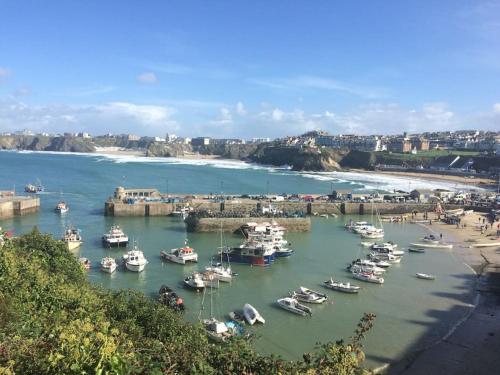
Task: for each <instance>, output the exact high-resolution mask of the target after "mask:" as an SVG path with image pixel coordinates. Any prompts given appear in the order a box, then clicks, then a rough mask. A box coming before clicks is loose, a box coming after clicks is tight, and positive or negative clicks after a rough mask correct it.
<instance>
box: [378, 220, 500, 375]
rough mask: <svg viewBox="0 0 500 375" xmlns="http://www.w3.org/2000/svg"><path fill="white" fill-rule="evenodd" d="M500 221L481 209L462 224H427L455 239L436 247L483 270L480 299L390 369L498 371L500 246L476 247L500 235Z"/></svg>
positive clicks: (414, 373)
mask: <svg viewBox="0 0 500 375" xmlns="http://www.w3.org/2000/svg"><path fill="white" fill-rule="evenodd" d="M429 219H437V215H435V214H429ZM483 219H484V224H483ZM486 224H488V227H487V229H486ZM498 224H499V223H498V222H495V223H490V222H488V217H487V216H486V214H483V213H477V212H475V213H472V214H469V215H465V216H463V217H462V220H461V223H460V225H459V226H458V227H457V226H456V225H449V224H445V223H441V222H437V221H436V222H435V221H433V222H432V224H425V225H423V226H424V227H426V228H427V230H428V231H429V232H430V233H432V234H434V235H435V236H438V237H439V236H440V235H441V234H442V235H443V241H446V242H448V243H451V244H453V249H451V250H438V249H432V250H430V251H451V253H452V254H453V255H454V256H456V257H457V258H458V259H460V260H461V261H462V262H464V263H465V264H466V265H468V266H469V267H470V268H471V270H473V271H474V273H475V274H476V275H477V278H476V283H475V286H474V290H473V292H474V293H475V298H474V304H473V305H472V306H471V309H470V311H469V312H468V313H467V314H466V315H465V316H464V317H463V318H462V319H461V320H460V321H459V322H458V323H457V324H456V325H455V326H454V327H453V329H452V330H451V331H450V332H448V334H447V335H446V336H445V337H443V338H442V339H441V340H439V341H438V342H437V343H435V344H434V345H432V346H431V347H429V348H427V349H424V350H422V351H419V352H415V353H409V354H408V356H407V357H406V358H405V359H404V360H402V361H400V362H397V363H394V364H391V365H390V367H389V368H388V370H387V372H386V373H387V374H391V375H395V374H397V375H400V374H404V375H418V374H424V373H427V374H435V373H440V374H443V375H451V374H453V375H455V374H464V375H465V374H477V375H479V374H493V373H496V372H498V368H497V366H498V363H497V362H498V351H499V350H500V313H499V312H498V311H499V307H500V246H488V247H476V246H477V245H478V244H479V245H481V244H496V243H498V242H499V241H500V238H499V237H498V236H497V228H498V227H497V226H498ZM421 225H422V224H421ZM481 226H482V229H481Z"/></svg>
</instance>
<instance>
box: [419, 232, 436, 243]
mask: <svg viewBox="0 0 500 375" xmlns="http://www.w3.org/2000/svg"><path fill="white" fill-rule="evenodd" d="M422 241H424V242H427V243H434V244H437V243H439V241H440V240H439V238H437V237H436V236H435V235H433V234H429V235H428V236H425V237H424V238H422Z"/></svg>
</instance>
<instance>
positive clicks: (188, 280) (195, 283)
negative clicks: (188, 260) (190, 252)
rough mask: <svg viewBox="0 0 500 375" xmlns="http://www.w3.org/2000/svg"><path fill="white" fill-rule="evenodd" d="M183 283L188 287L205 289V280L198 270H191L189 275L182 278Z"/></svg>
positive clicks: (198, 290)
mask: <svg viewBox="0 0 500 375" xmlns="http://www.w3.org/2000/svg"><path fill="white" fill-rule="evenodd" d="M184 285H185V286H186V287H187V288H189V289H193V290H196V291H197V292H201V291H203V290H204V289H205V286H206V285H205V282H204V281H203V277H202V276H201V274H200V273H199V272H193V274H191V275H190V276H187V277H185V278H184Z"/></svg>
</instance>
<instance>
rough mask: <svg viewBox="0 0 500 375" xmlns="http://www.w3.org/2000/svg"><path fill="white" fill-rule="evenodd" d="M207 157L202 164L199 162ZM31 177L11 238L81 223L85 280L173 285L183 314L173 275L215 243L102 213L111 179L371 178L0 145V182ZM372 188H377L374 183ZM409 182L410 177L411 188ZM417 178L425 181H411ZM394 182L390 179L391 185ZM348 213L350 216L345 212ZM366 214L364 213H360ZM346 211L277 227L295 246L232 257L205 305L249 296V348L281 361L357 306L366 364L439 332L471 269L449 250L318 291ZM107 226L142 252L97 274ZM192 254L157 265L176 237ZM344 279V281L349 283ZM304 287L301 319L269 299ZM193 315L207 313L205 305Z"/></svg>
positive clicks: (153, 288) (192, 188)
mask: <svg viewBox="0 0 500 375" xmlns="http://www.w3.org/2000/svg"><path fill="white" fill-rule="evenodd" d="M207 163H209V164H208V165H207ZM37 178H38V179H40V180H41V182H42V183H43V185H44V186H45V189H46V193H44V194H41V208H40V211H39V213H37V214H33V215H29V216H25V217H15V218H13V219H8V220H3V221H0V226H2V227H4V228H6V229H13V230H14V232H15V233H16V234H20V233H24V232H26V231H29V230H31V229H32V228H33V226H35V225H36V226H38V227H39V228H40V230H41V231H43V232H49V233H52V234H54V236H56V237H60V236H61V235H62V232H63V230H64V228H65V227H66V226H67V225H75V226H76V227H78V228H79V229H81V230H82V236H83V238H84V241H85V242H84V244H83V246H82V247H81V249H80V250H79V251H78V252H77V253H75V255H77V256H84V257H87V258H89V259H90V260H91V261H92V263H93V269H91V270H90V271H89V279H90V280H91V281H92V282H94V283H98V284H101V285H103V286H104V287H106V288H111V289H122V288H132V289H137V290H140V291H143V292H145V293H147V294H148V295H151V296H152V297H156V293H157V291H158V289H159V287H160V286H161V285H162V284H166V285H169V286H171V287H173V288H174V289H176V290H177V291H178V292H179V294H181V296H182V297H183V298H184V300H185V302H186V305H187V308H188V310H187V312H186V318H187V319H189V320H192V321H195V320H196V319H197V318H198V315H199V313H200V308H201V302H202V299H203V297H202V295H201V294H196V293H193V292H191V291H188V290H184V289H183V288H182V285H181V280H182V279H183V277H184V275H187V274H188V273H190V272H192V271H194V270H196V269H202V268H203V267H204V266H205V265H207V264H208V263H209V261H210V259H211V257H212V256H213V255H214V254H215V253H216V251H217V247H218V246H219V241H220V238H219V235H218V234H215V233H214V234H206V233H203V234H202V233H189V234H187V233H186V231H185V227H184V224H183V223H182V221H181V220H180V219H176V218H166V217H138V218H117V217H105V216H103V202H104V201H105V199H106V198H107V197H108V196H109V195H111V194H112V192H113V190H114V188H115V187H116V186H118V185H124V186H127V187H153V188H158V189H160V190H162V191H166V190H168V191H170V192H172V193H181V192H182V193H194V194H196V193H208V192H214V193H216V192H220V191H221V190H222V191H224V192H225V193H235V194H236V193H265V192H266V191H267V190H269V191H270V192H277V193H281V192H287V193H306V192H307V193H318V194H321V193H325V194H326V193H328V192H329V191H330V189H331V188H332V187H333V188H334V189H365V188H367V185H373V181H371V182H366V181H363V180H362V179H361V180H357V181H356V180H355V179H352V180H349V176H345V175H342V179H340V178H338V177H335V175H332V174H328V175H325V174H311V173H308V174H300V173H296V172H291V171H288V170H286V169H279V168H266V167H260V166H253V165H248V164H243V163H240V162H220V161H216V162H214V161H211V162H207V161H182V160H174V162H172V161H166V160H162V159H153V160H144V159H135V158H131V157H114V158H113V157H111V158H110V157H104V156H89V155H63V154H45V153H43V154H41V153H14V152H0V181H1V182H0V184H1V186H0V189H9V188H12V187H13V186H15V187H16V189H17V190H22V188H23V187H24V185H25V184H27V183H30V182H34V181H35V180H36V179H37ZM380 182H381V184H389V183H390V182H387V181H385V182H384V181H380ZM418 183H419V182H418V181H412V184H413V186H416V185H417V184H418ZM422 183H425V182H422ZM400 187H401V186H395V188H400ZM60 200H65V201H66V202H68V203H69V206H70V212H69V213H67V214H66V215H64V216H59V215H57V214H55V213H54V210H53V209H54V207H55V205H56V204H57V202H58V201H60ZM353 219H356V218H355V217H354V218H353ZM364 219H366V217H364ZM347 220H349V218H343V217H341V218H329V219H324V218H313V225H312V230H311V232H308V233H289V234H287V236H286V238H287V239H288V240H289V241H290V242H291V244H292V248H293V249H294V250H295V254H294V255H293V256H292V257H290V258H284V259H278V260H277V261H276V262H275V263H274V264H273V265H272V266H271V267H265V268H262V267H249V266H243V265H233V269H234V271H235V272H237V273H238V274H239V276H238V277H236V278H235V280H234V281H233V283H232V284H230V285H229V284H221V288H220V289H219V290H216V291H214V295H213V297H214V298H213V300H214V312H215V314H216V316H218V317H223V316H225V315H226V314H227V313H228V312H229V311H231V310H234V309H238V308H241V307H242V306H243V304H244V303H247V302H248V303H251V304H252V305H254V306H255V307H256V308H257V309H258V310H259V311H260V313H261V314H262V315H263V316H264V317H265V319H266V325H265V326H257V327H254V328H252V329H251V330H252V332H254V333H256V335H257V336H258V338H257V339H256V341H255V347H256V348H257V349H258V350H259V351H261V352H263V353H274V354H279V355H282V356H284V357H285V358H287V359H296V358H300V357H301V355H302V353H303V352H305V351H309V350H311V349H312V348H313V347H314V345H315V344H316V343H317V342H326V341H330V340H336V339H339V338H348V337H349V336H350V335H351V334H352V333H353V331H354V329H355V326H356V323H357V321H358V320H359V318H360V317H361V316H362V314H363V312H373V313H375V314H376V315H377V318H376V322H375V326H374V328H373V330H372V331H371V332H370V333H369V335H368V338H367V340H366V353H367V365H368V366H370V367H374V366H380V365H382V364H383V363H385V362H387V361H389V360H393V359H397V358H399V357H401V356H402V355H404V354H405V353H407V351H408V350H415V349H417V348H422V347H424V346H426V345H428V344H430V343H432V342H433V341H435V340H436V339H438V338H439V337H441V336H443V335H444V334H445V333H446V332H447V331H448V330H449V329H450V327H452V326H453V325H454V324H455V322H456V321H457V320H458V319H460V318H461V316H463V314H464V312H465V311H466V310H467V309H468V306H469V304H470V303H471V293H470V290H471V284H472V282H473V275H472V273H471V271H470V270H469V269H468V268H467V267H466V266H465V265H464V264H462V263H461V261H460V260H458V259H456V258H455V257H454V256H453V255H452V253H451V252H450V251H449V250H429V251H427V253H425V254H406V255H405V256H404V258H403V260H402V262H401V264H400V265H394V266H392V267H391V268H390V269H389V271H388V272H387V274H386V275H385V276H384V277H385V279H386V282H385V284H384V285H374V284H366V283H363V282H360V281H356V284H357V285H360V286H362V287H363V289H362V290H361V292H360V293H359V295H345V294H341V293H337V292H334V291H330V290H327V289H324V288H323V287H322V286H321V284H322V282H323V281H324V280H327V279H328V278H329V277H330V276H334V277H335V278H336V279H342V280H346V281H348V280H350V277H349V274H348V273H347V272H345V266H346V265H347V263H349V262H350V261H351V260H353V259H354V258H357V257H360V256H361V255H363V253H364V252H366V251H365V250H363V249H362V248H361V247H360V246H359V242H360V239H359V237H357V236H355V235H354V234H351V233H349V232H346V231H345V230H344V229H343V224H344V222H345V221H347ZM112 224H119V225H120V226H121V227H122V228H123V229H124V231H125V232H126V233H127V234H128V235H129V236H130V237H131V239H132V238H133V239H135V240H136V241H137V242H138V245H139V247H141V248H142V250H143V251H144V253H145V256H146V257H147V258H148V260H149V264H148V265H147V267H146V270H145V271H144V272H142V273H140V274H136V273H132V272H127V271H125V270H124V269H119V270H118V271H117V272H115V273H114V274H113V275H108V274H104V273H102V272H99V267H98V265H99V261H100V259H101V258H102V257H104V256H106V255H110V256H113V257H115V258H119V257H120V256H121V255H122V254H123V253H124V250H123V249H121V250H116V249H114V250H109V249H103V248H102V246H101V236H102V234H103V233H105V232H106V231H107V230H108V229H109V227H110V226H111V225H112ZM384 228H385V230H386V237H385V239H386V240H392V241H395V242H397V243H398V244H399V247H400V248H401V247H402V248H406V247H407V246H408V244H409V243H410V242H414V240H415V239H417V238H418V237H422V236H423V235H424V233H425V231H424V229H423V228H421V227H420V226H417V225H411V224H389V223H387V224H385V225H384ZM186 236H187V238H188V239H189V243H190V245H191V246H192V247H194V248H195V249H196V251H197V252H198V253H199V263H198V264H197V265H189V266H180V265H177V264H172V263H168V264H167V263H164V262H162V260H161V259H160V256H159V252H160V250H162V249H171V248H174V247H179V246H181V245H182V244H183V242H184V239H185V238H186ZM225 240H226V242H227V243H228V244H229V245H237V244H239V243H240V242H241V236H238V235H234V234H226V235H225ZM416 272H425V273H432V274H434V275H436V276H437V278H436V280H435V281H425V280H419V279H416V278H415V277H414V275H415V273H416ZM350 281H351V282H354V280H350ZM299 286H306V287H308V288H311V289H316V290H321V291H324V292H325V293H326V294H328V296H329V303H328V304H325V305H321V306H312V309H313V315H312V317H310V318H303V317H300V316H296V315H293V314H290V313H288V312H286V311H284V310H281V309H278V308H277V307H276V306H275V304H274V301H275V300H276V299H277V298H279V297H282V296H284V295H285V294H287V292H288V291H290V290H293V289H294V288H298V287H299ZM205 300H206V303H205V306H204V309H205V310H204V311H202V314H203V316H207V315H208V313H209V312H208V310H209V306H208V301H209V298H208V297H205Z"/></svg>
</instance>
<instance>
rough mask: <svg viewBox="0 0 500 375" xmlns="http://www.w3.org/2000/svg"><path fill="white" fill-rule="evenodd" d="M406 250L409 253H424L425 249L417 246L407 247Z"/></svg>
mask: <svg viewBox="0 0 500 375" xmlns="http://www.w3.org/2000/svg"><path fill="white" fill-rule="evenodd" d="M408 252H410V253H425V249H423V248H421V247H420V248H417V247H409V248H408Z"/></svg>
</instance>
